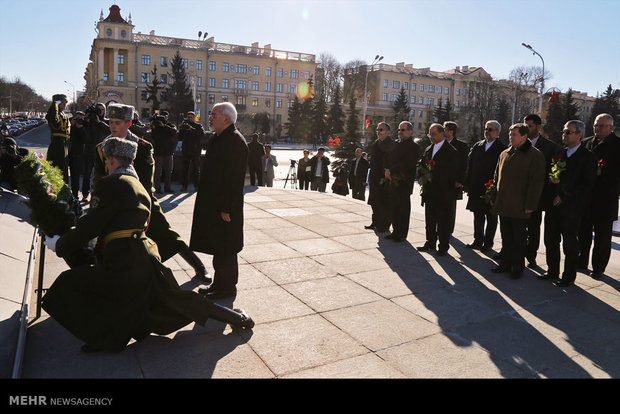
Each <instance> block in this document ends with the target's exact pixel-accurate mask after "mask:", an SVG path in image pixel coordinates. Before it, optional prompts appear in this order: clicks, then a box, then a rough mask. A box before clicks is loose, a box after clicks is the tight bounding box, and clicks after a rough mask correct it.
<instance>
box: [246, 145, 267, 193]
mask: <svg viewBox="0 0 620 414" xmlns="http://www.w3.org/2000/svg"><path fill="white" fill-rule="evenodd" d="M248 151H249V154H248V167H249V169H250V185H256V184H258V186H259V187H262V186H263V170H262V168H261V161H262V159H263V155H265V147H264V146H263V144H261V143H260V141H259V140H258V134H252V138H251V141H250V143H249V144H248Z"/></svg>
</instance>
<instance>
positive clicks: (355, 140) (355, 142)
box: [332, 94, 362, 169]
mask: <svg viewBox="0 0 620 414" xmlns="http://www.w3.org/2000/svg"><path fill="white" fill-rule="evenodd" d="M356 105H357V99H356V98H355V95H353V94H351V98H350V99H349V114H348V116H347V122H346V131H345V134H344V136H343V137H342V140H341V141H340V145H339V146H338V147H336V148H335V152H334V156H335V157H336V158H338V159H337V160H336V161H334V162H333V163H332V164H333V166H332V169H336V168H338V167H339V166H340V165H342V164H343V163H346V162H347V161H350V160H352V159H353V158H355V149H356V148H358V147H361V145H362V144H361V143H360V132H359V122H360V121H359V109H357V107H356Z"/></svg>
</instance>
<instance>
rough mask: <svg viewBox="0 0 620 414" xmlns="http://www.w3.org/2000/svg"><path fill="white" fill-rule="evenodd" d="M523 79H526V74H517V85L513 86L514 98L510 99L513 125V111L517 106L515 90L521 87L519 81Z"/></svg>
mask: <svg viewBox="0 0 620 414" xmlns="http://www.w3.org/2000/svg"><path fill="white" fill-rule="evenodd" d="M525 77H527V73H523V72H521V73H520V74H519V79H518V83H517V84H516V85H515V91H514V96H513V98H512V123H513V124H514V123H515V110H516V105H517V89H518V88H519V86H521V80H522V79H523V78H525Z"/></svg>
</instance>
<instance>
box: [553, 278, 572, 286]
mask: <svg viewBox="0 0 620 414" xmlns="http://www.w3.org/2000/svg"><path fill="white" fill-rule="evenodd" d="M553 284H554V285H555V286H556V287H567V286H570V285H572V284H573V283H572V282H566V281H564V280H556V281H555V282H553Z"/></svg>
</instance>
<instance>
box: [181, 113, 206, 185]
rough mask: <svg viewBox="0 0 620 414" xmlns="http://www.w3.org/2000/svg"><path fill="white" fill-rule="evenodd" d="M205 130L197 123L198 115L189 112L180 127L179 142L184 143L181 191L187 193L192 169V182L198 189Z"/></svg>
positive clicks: (182, 147) (182, 146)
mask: <svg viewBox="0 0 620 414" xmlns="http://www.w3.org/2000/svg"><path fill="white" fill-rule="evenodd" d="M204 136H205V129H204V127H203V126H202V124H200V123H199V122H196V114H195V113H194V112H193V111H189V112H187V118H186V119H185V121H183V123H182V124H181V125H180V126H179V135H178V137H179V141H182V142H183V143H182V145H181V154H182V155H183V167H182V168H183V173H182V174H181V191H187V185H188V184H189V170H190V168H192V170H193V172H192V181H193V183H194V188H198V182H199V179H200V152H201V150H202V140H203V138H204Z"/></svg>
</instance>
